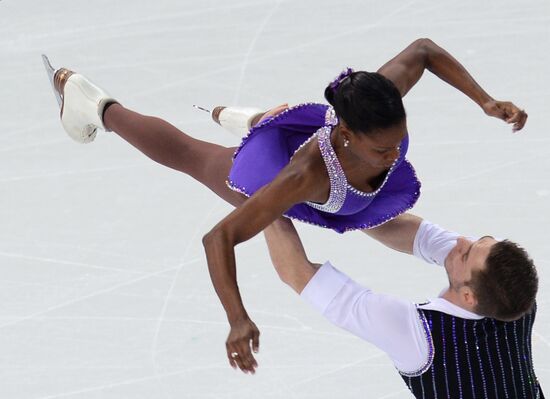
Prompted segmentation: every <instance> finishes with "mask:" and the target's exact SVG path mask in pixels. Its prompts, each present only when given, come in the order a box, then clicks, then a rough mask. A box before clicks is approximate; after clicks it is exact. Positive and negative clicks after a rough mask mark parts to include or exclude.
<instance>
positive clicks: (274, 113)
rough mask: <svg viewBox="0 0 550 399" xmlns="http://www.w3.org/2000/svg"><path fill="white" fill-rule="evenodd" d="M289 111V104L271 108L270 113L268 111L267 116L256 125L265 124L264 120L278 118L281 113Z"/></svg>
mask: <svg viewBox="0 0 550 399" xmlns="http://www.w3.org/2000/svg"><path fill="white" fill-rule="evenodd" d="M287 109H288V104H281V105H278V106H276V107H275V108H271V109H270V110H269V111H267V112H266V113H265V114H263V115H262V117H261V118H260V119H259V120H258V122H256V123H260V122H263V121H264V120H266V119H267V118H272V117H274V116H277V115H279V114H280V113H281V112H283V111H285V110H287ZM254 124H255V123H254Z"/></svg>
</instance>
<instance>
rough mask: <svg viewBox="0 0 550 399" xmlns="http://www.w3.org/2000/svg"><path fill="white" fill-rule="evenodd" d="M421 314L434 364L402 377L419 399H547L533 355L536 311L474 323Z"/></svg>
mask: <svg viewBox="0 0 550 399" xmlns="http://www.w3.org/2000/svg"><path fill="white" fill-rule="evenodd" d="M418 312H419V313H420V317H421V319H424V322H425V323H424V324H425V328H426V335H427V338H428V342H429V345H430V357H432V356H433V361H432V363H431V365H428V366H427V367H428V368H424V369H423V370H421V371H419V373H417V374H416V375H411V376H408V375H404V374H403V373H402V375H401V376H402V377H403V380H405V383H406V384H407V385H408V387H409V389H410V390H411V392H412V393H413V394H414V396H415V397H417V398H426V399H428V398H429V399H432V398H434V399H451V398H452V399H470V398H478V399H486V398H487V399H519V398H525V399H538V398H540V399H543V398H544V395H543V394H542V390H541V389H540V386H539V383H538V381H537V377H536V376H535V370H534V368H533V357H532V352H531V333H532V329H533V323H534V321H535V314H536V308H535V309H533V311H532V312H531V313H529V314H527V315H525V316H524V317H522V318H521V319H519V320H516V321H513V322H502V321H497V320H494V319H490V318H484V319H481V320H468V319H462V318H460V317H455V316H451V315H448V314H446V313H442V312H439V311H435V310H426V309H418ZM420 373H421V374H420ZM418 374H419V375H418Z"/></svg>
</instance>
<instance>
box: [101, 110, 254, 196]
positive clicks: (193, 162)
mask: <svg viewBox="0 0 550 399" xmlns="http://www.w3.org/2000/svg"><path fill="white" fill-rule="evenodd" d="M103 122H104V124H105V126H106V127H107V128H108V129H110V130H112V131H114V132H115V133H117V134H118V135H119V136H120V137H122V138H123V139H124V140H126V141H127V142H129V143H130V144H132V145H133V146H134V147H136V148H137V149H138V150H140V151H141V152H143V153H144V154H145V155H147V156H148V157H149V158H151V159H152V160H154V161H156V162H158V163H160V164H162V165H165V166H168V167H169V168H172V169H176V170H179V171H181V172H183V173H185V174H188V175H189V176H191V177H193V178H194V179H195V180H197V181H199V182H201V183H202V184H204V185H205V186H206V187H208V188H209V189H210V190H212V191H214V192H215V193H216V194H217V195H218V196H220V197H221V198H222V199H224V200H226V201H227V202H229V203H230V204H232V205H234V206H238V205H240V204H242V203H243V201H244V200H245V199H246V198H245V197H244V196H243V195H242V194H240V193H237V192H235V191H232V190H231V189H230V188H229V187H227V185H226V183H225V181H226V179H227V176H228V175H229V170H230V169H231V164H232V156H233V152H234V148H227V147H223V146H220V145H217V144H212V143H208V142H206V141H201V140H197V139H194V138H192V137H190V136H188V135H187V134H185V133H183V132H182V131H181V130H179V129H177V128H176V127H175V126H173V125H171V124H170V123H168V122H166V121H164V120H162V119H159V118H156V117H152V116H145V115H141V114H138V113H137V112H134V111H131V110H129V109H126V108H124V107H123V106H122V105H120V104H112V105H110V106H109V107H108V108H107V109H106V110H105V113H104V114H103Z"/></svg>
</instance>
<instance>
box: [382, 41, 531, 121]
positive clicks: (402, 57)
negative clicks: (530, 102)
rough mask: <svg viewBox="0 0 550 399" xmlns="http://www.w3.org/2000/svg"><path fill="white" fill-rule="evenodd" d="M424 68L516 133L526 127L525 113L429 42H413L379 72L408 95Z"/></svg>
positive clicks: (402, 94) (403, 94)
mask: <svg viewBox="0 0 550 399" xmlns="http://www.w3.org/2000/svg"><path fill="white" fill-rule="evenodd" d="M425 69H427V70H429V71H430V72H432V73H433V74H434V75H436V76H437V77H439V78H440V79H442V80H444V81H445V82H447V83H448V84H450V85H451V86H453V87H455V88H456V89H458V90H460V91H461V92H463V93H464V94H465V95H467V96H468V97H470V98H471V99H472V101H474V102H475V103H476V104H478V105H479V106H480V107H481V108H482V109H483V111H484V112H485V113H486V114H487V115H489V116H494V117H496V118H499V119H502V120H504V121H505V122H506V123H509V124H513V125H514V126H513V130H514V131H517V130H520V129H521V128H523V126H524V125H525V122H526V121H527V113H525V111H523V110H521V109H519V108H518V107H517V106H515V105H514V104H512V103H511V102H509V101H496V100H495V99H493V98H492V97H491V96H490V95H489V94H487V92H485V90H483V88H482V87H481V86H480V85H479V84H478V83H477V82H476V81H475V80H474V78H473V77H472V75H470V74H469V73H468V71H467V70H466V68H464V66H462V64H460V62H458V61H457V60H456V59H455V58H454V57H453V56H452V55H451V54H449V53H448V52H447V51H445V50H444V49H443V48H441V47H439V46H438V45H437V44H435V43H434V42H433V41H431V40H430V39H418V40H416V41H414V42H413V43H411V44H410V45H409V46H408V47H407V48H406V49H405V50H403V51H402V52H401V53H399V54H398V55H396V56H395V57H394V58H392V59H391V60H390V61H388V62H387V63H386V64H384V65H383V66H382V67H381V68H380V69H379V70H378V72H379V73H380V74H382V75H384V76H385V77H386V78H388V79H389V80H391V81H392V82H393V83H394V84H395V86H397V89H398V90H399V91H400V93H401V96H405V95H406V94H407V93H408V92H409V90H410V89H411V88H412V87H413V86H414V85H415V84H416V82H418V80H419V79H420V77H421V76H422V74H423V73H424V70H425Z"/></svg>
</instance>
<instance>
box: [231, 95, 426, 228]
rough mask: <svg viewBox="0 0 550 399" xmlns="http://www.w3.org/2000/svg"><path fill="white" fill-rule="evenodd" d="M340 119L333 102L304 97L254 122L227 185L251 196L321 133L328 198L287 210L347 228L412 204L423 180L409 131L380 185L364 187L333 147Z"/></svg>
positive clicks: (385, 217) (389, 216)
mask: <svg viewBox="0 0 550 399" xmlns="http://www.w3.org/2000/svg"><path fill="white" fill-rule="evenodd" d="M337 123H338V120H337V118H336V115H335V113H334V110H333V109H332V107H329V106H327V105H323V104H312V103H306V104H300V105H297V106H295V107H292V108H289V109H288V110H286V111H284V112H282V113H280V114H279V115H277V116H275V117H273V118H270V119H267V120H265V121H263V122H262V123H260V124H258V125H256V126H254V127H253V128H252V129H250V132H249V134H248V135H247V136H246V137H245V138H244V139H243V141H242V143H241V145H240V147H239V148H238V149H237V151H235V155H234V157H233V166H232V168H231V171H230V172H229V177H228V181H227V185H228V186H229V187H230V188H231V189H232V190H235V191H238V192H241V193H243V194H245V195H247V196H251V195H252V194H254V193H255V192H256V191H257V190H258V189H260V188H261V187H262V186H264V185H266V184H268V183H270V182H271V181H272V180H273V179H274V178H275V176H276V175H277V174H278V173H279V172H280V171H281V169H283V168H284V167H285V166H286V165H287V164H288V163H289V161H290V159H291V157H292V156H293V155H294V153H295V152H296V151H298V150H299V149H300V147H301V146H303V145H304V144H305V143H307V142H308V141H309V140H312V139H314V138H317V141H318V144H319V149H320V151H321V155H322V156H323V159H324V161H325V164H326V166H327V172H328V175H329V178H330V194H329V199H328V201H327V202H326V203H325V204H318V203H314V202H306V203H301V204H296V205H294V206H292V207H291V208H290V209H288V210H287V211H286V212H285V214H284V215H285V216H287V217H290V218H292V219H297V220H300V221H302V222H306V223H311V224H314V225H317V226H321V227H326V228H329V229H333V230H335V231H337V232H338V233H343V232H345V231H348V230H356V229H363V228H371V227H376V226H378V225H381V224H383V223H385V222H387V221H388V220H391V219H393V218H395V217H396V216H398V215H400V214H402V213H404V212H406V211H407V210H409V209H410V208H412V207H413V205H414V204H415V203H416V201H417V200H418V197H419V196H420V182H419V181H418V179H417V177H416V173H415V171H414V168H413V167H412V165H411V164H410V163H409V162H408V161H407V160H406V159H405V154H406V153H407V148H408V145H409V138H408V136H407V137H405V138H404V139H403V141H402V142H401V145H400V147H399V148H400V151H399V152H400V154H399V158H398V159H397V160H396V161H395V162H394V164H393V165H392V166H391V168H390V169H389V171H388V173H387V175H386V178H385V179H384V181H383V182H382V184H381V185H380V187H379V188H378V189H377V190H375V191H373V192H371V193H364V192H362V191H359V190H358V189H356V188H354V187H352V186H351V185H350V184H349V183H348V181H347V179H346V176H345V174H344V171H343V169H342V167H341V166H340V163H339V161H338V158H337V157H336V153H335V152H334V149H333V148H332V145H331V142H330V135H331V132H332V129H333V127H334V126H335V125H336V124H337Z"/></svg>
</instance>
